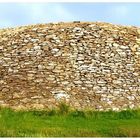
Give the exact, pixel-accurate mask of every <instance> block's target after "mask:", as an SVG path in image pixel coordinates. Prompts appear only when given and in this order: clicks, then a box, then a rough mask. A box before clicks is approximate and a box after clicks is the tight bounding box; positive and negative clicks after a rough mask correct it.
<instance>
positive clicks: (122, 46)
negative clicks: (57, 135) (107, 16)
mask: <svg viewBox="0 0 140 140" xmlns="http://www.w3.org/2000/svg"><path fill="white" fill-rule="evenodd" d="M60 101H65V102H66V103H67V104H69V105H70V106H71V107H73V108H76V109H88V108H90V109H95V110H109V109H112V110H121V109H126V108H137V107H140V28H138V27H133V26H121V25H113V24H109V23H101V22H73V23H62V22H61V23H56V24H53V23H50V24H38V25H30V26H23V27H17V28H9V29H1V30H0V106H8V107H11V108H15V109H33V108H36V109H46V108H53V107H56V106H57V105H58V103H59V102H60Z"/></svg>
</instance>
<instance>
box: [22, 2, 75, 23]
mask: <svg viewBox="0 0 140 140" xmlns="http://www.w3.org/2000/svg"><path fill="white" fill-rule="evenodd" d="M24 6H25V8H26V11H28V16H30V19H31V20H32V21H33V22H57V21H70V20H74V18H75V16H74V15H73V14H71V13H70V12H69V11H68V10H67V9H65V8H64V7H63V6H62V5H61V4H46V3H45V4H44V5H43V4H31V5H30V6H29V5H28V6H29V7H28V8H27V7H26V5H24Z"/></svg>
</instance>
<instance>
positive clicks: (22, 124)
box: [0, 104, 140, 137]
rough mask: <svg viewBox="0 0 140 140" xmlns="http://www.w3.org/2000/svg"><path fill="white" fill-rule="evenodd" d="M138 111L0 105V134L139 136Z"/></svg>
mask: <svg viewBox="0 0 140 140" xmlns="http://www.w3.org/2000/svg"><path fill="white" fill-rule="evenodd" d="M139 124H140V110H139V109H138V110H126V111H121V112H113V111H107V112H103V111H100V112H98V111H79V110H70V108H69V107H68V106H67V105H65V104H61V105H60V106H59V110H48V111H38V110H32V111H31V110H30V111H14V110H12V109H9V108H0V137H140V125H139Z"/></svg>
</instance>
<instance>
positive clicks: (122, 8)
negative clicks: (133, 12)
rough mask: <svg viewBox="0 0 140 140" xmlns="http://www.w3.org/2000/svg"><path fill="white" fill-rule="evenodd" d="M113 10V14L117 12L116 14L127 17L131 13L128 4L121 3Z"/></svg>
mask: <svg viewBox="0 0 140 140" xmlns="http://www.w3.org/2000/svg"><path fill="white" fill-rule="evenodd" d="M112 11H113V14H115V16H118V17H125V16H127V15H128V13H129V8H128V7H127V6H124V5H120V6H115V7H114V8H113V9H112Z"/></svg>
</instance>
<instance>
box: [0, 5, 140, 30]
mask: <svg viewBox="0 0 140 140" xmlns="http://www.w3.org/2000/svg"><path fill="white" fill-rule="evenodd" d="M59 21H64V22H68V21H104V22H110V23H114V24H122V25H134V26H140V3H0V28H5V27H15V26H20V25H28V24H36V23H49V22H59Z"/></svg>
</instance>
